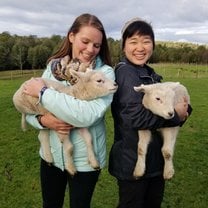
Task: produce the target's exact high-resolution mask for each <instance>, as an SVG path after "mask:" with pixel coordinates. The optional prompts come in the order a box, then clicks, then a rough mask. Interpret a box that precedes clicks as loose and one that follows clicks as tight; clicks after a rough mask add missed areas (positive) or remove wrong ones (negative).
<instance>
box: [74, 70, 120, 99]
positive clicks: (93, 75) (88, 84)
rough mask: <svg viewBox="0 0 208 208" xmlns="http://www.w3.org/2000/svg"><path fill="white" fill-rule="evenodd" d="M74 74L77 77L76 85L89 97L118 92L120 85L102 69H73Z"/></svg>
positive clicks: (93, 97)
mask: <svg viewBox="0 0 208 208" xmlns="http://www.w3.org/2000/svg"><path fill="white" fill-rule="evenodd" d="M71 73H72V76H73V77H75V78H76V79H77V82H76V84H75V85H74V87H75V88H76V89H78V90H79V91H81V93H83V94H85V95H84V97H86V96H87V97H88V99H95V98H98V97H103V96H106V95H108V94H113V93H115V92H116V90H117V88H118V86H117V84H116V82H115V81H113V80H111V79H109V78H107V77H106V76H105V74H104V73H103V72H101V71H96V70H92V71H87V72H78V71H74V70H71Z"/></svg>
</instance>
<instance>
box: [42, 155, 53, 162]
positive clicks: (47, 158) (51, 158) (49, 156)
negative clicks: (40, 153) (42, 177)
mask: <svg viewBox="0 0 208 208" xmlns="http://www.w3.org/2000/svg"><path fill="white" fill-rule="evenodd" d="M44 160H45V161H46V162H47V163H48V164H53V157H52V155H44Z"/></svg>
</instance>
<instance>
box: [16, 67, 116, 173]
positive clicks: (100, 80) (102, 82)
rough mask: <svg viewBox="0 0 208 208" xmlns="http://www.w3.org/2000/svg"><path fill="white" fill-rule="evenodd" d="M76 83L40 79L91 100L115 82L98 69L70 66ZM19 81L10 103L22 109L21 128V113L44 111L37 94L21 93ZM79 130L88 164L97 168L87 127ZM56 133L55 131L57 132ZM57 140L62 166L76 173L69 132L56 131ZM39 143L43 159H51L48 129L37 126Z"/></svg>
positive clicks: (23, 123)
mask: <svg viewBox="0 0 208 208" xmlns="http://www.w3.org/2000/svg"><path fill="white" fill-rule="evenodd" d="M71 74H72V75H73V78H75V79H76V83H75V84H74V85H72V86H64V85H63V84H61V83H60V82H57V81H52V80H49V79H43V80H44V82H45V84H46V86H47V87H48V88H53V89H55V90H57V91H59V92H62V93H65V94H68V95H71V96H73V97H75V98H77V99H81V100H92V99H95V98H98V97H102V96H106V95H108V94H111V93H114V92H115V91H116V90H117V84H116V83H115V82H114V81H113V80H110V79H108V78H106V76H105V75H104V74H103V73H102V72H101V71H95V70H93V71H88V72H77V71H74V70H71ZM23 85H24V83H23V84H22V85H21V87H20V88H19V89H18V90H17V92H16V93H15V94H14V96H13V103H14V105H15V107H16V108H17V110H18V111H19V112H21V113H22V128H23V130H24V127H25V114H44V113H46V112H48V111H47V110H46V109H45V108H43V106H41V104H37V103H38V98H35V97H31V96H29V95H26V94H25V93H23ZM79 133H80V134H81V136H82V138H83V139H84V140H85V142H86V146H87V152H88V160H89V164H90V165H91V166H92V167H93V168H95V169H98V168H99V163H98V161H97V159H96V157H95V154H94V151H93V145H92V138H91V135H90V133H89V131H88V129H87V128H80V129H79ZM57 134H58V133H57ZM58 137H59V138H60V141H61V142H62V143H63V148H64V153H65V155H66V157H65V158H66V163H65V169H66V170H67V171H68V172H69V173H70V174H71V175H74V174H75V173H76V168H75V167H74V164H73V158H72V151H73V146H72V143H71V142H70V139H69V135H62V134H58ZM39 138H40V143H41V146H42V149H43V153H44V157H45V160H46V161H47V162H49V163H52V162H53V158H52V154H51V151H50V144H49V131H48V130H47V129H46V130H40V135H39Z"/></svg>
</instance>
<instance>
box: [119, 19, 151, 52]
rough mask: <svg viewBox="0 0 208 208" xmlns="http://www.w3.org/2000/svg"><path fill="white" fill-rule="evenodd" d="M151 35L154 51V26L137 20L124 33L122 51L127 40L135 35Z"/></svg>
mask: <svg viewBox="0 0 208 208" xmlns="http://www.w3.org/2000/svg"><path fill="white" fill-rule="evenodd" d="M135 34H138V35H149V36H150V38H151V39H152V43H153V49H154V48H155V35H154V32H153V29H152V26H151V25H150V24H148V23H147V22H145V21H143V20H137V21H134V22H132V23H131V24H129V25H128V26H127V27H126V28H125V30H124V31H123V33H122V49H123V48H124V44H125V41H126V39H127V38H130V37H132V36H133V35H135Z"/></svg>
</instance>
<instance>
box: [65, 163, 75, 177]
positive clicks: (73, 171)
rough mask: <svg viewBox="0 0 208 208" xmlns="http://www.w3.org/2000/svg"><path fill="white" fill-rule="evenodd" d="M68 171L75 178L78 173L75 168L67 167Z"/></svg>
mask: <svg viewBox="0 0 208 208" xmlns="http://www.w3.org/2000/svg"><path fill="white" fill-rule="evenodd" d="M65 169H66V171H67V172H68V173H69V174H70V175H71V176H74V175H75V174H76V173H77V170H76V168H75V167H74V166H69V165H67V166H66V167H65Z"/></svg>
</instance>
